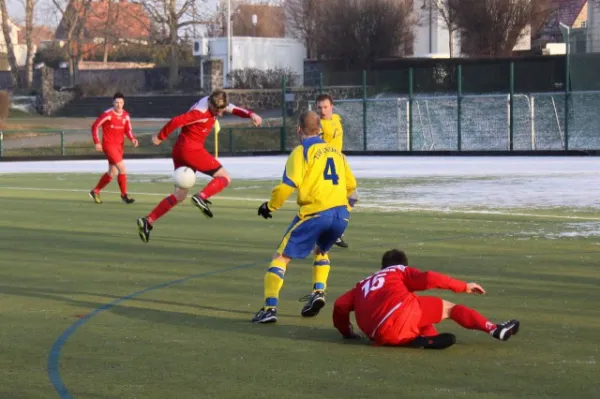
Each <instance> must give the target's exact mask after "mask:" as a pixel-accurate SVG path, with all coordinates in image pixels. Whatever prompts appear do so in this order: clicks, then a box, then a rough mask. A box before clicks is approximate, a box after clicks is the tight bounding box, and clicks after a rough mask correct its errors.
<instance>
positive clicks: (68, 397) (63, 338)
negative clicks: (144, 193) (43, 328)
mask: <svg viewBox="0 0 600 399" xmlns="http://www.w3.org/2000/svg"><path fill="white" fill-rule="evenodd" d="M260 262H262V261H259V262H252V263H247V264H245V265H241V266H235V267H230V268H228V269H222V270H215V271H212V272H206V273H199V274H194V275H192V276H188V277H184V278H181V279H179V280H173V281H168V282H166V283H162V284H158V285H155V286H152V287H148V288H145V289H143V290H141V291H138V292H134V293H133V294H129V295H126V296H124V297H122V298H119V299H116V300H114V301H112V302H110V303H107V304H105V305H102V306H100V307H99V308H96V309H94V310H93V311H92V312H90V313H88V314H87V315H85V316H84V317H82V318H81V319H79V320H77V321H76V322H75V323H73V324H71V325H70V326H69V327H68V328H67V329H66V330H65V331H64V332H63V333H62V334H61V335H60V336H59V337H58V338H57V339H56V341H54V344H53V345H52V349H50V354H49V355H48V365H47V372H48V378H49V379H50V382H51V383H52V386H54V390H55V391H56V393H57V394H58V396H59V397H60V398H61V399H74V397H73V395H72V394H71V392H69V389H68V388H67V386H66V385H65V383H64V382H63V380H62V378H61V376H60V367H59V366H60V354H61V350H62V348H63V347H64V346H65V344H66V343H67V341H68V340H69V338H70V337H71V335H73V334H74V333H75V332H76V331H77V329H78V328H79V327H81V326H83V325H84V324H85V323H87V322H88V321H89V320H90V319H91V318H92V317H94V316H97V315H98V314H100V313H102V312H104V311H105V310H110V309H112V308H114V307H115V306H117V305H119V304H120V303H122V302H125V301H128V300H130V299H133V298H136V297H138V296H140V295H143V294H145V293H147V292H150V291H156V290H159V289H161V288H165V287H169V286H171V285H176V284H181V283H184V282H186V281H189V280H193V279H195V278H199V277H206V276H212V275H214V274H220V273H225V272H230V271H233V270H240V269H247V268H249V267H252V266H255V265H257V264H259V263H260Z"/></svg>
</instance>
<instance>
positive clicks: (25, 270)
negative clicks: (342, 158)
mask: <svg viewBox="0 0 600 399" xmlns="http://www.w3.org/2000/svg"><path fill="white" fill-rule="evenodd" d="M397 104H398V103H396V105H394V106H393V107H390V108H389V109H390V111H391V110H393V109H398V108H402V107H397ZM428 143H429V142H428ZM428 145H430V144H428ZM221 162H222V163H223V165H224V166H225V167H226V168H227V169H228V170H229V172H230V174H231V176H232V178H233V181H232V185H231V186H230V187H228V188H227V189H226V190H225V191H224V192H223V193H221V194H219V195H217V196H216V197H214V201H213V204H214V205H213V207H212V210H213V211H214V213H215V217H214V219H210V220H208V219H206V218H204V217H203V216H202V214H201V213H200V212H199V211H198V210H197V209H196V208H195V207H194V206H193V205H192V204H191V203H190V202H189V200H187V201H185V202H183V203H182V204H180V205H179V206H178V207H176V208H174V209H173V210H172V212H170V213H169V214H168V215H166V216H165V217H164V218H162V219H161V220H160V221H159V222H157V223H156V225H155V228H154V230H153V231H152V235H151V240H150V242H149V243H148V244H144V243H142V242H141V241H140V239H139V237H138V235H137V228H136V218H137V217H140V216H144V215H145V214H147V213H148V212H149V211H150V210H151V209H152V208H153V207H154V206H155V205H156V204H157V203H158V201H159V200H160V199H162V198H164V197H165V196H166V195H167V194H168V193H170V192H171V191H172V189H173V185H172V181H171V173H172V164H171V161H170V159H151V160H126V163H127V167H128V176H129V188H130V194H131V195H132V196H133V197H134V198H135V199H136V202H135V203H134V204H132V205H125V204H123V203H121V202H120V198H119V193H118V188H117V185H116V183H115V182H113V183H111V185H109V186H108V187H107V188H106V190H105V191H103V192H102V193H101V196H102V199H103V201H104V203H103V204H102V205H96V204H94V203H93V202H92V201H91V200H90V199H89V197H88V192H89V190H90V188H91V187H92V186H93V185H94V184H95V183H96V181H97V179H98V177H99V176H100V174H101V173H103V172H104V171H105V169H106V164H105V161H57V162H26V163H25V162H23V163H21V162H0V254H1V256H0V279H1V282H0V291H1V296H0V298H1V299H0V300H1V303H2V316H3V317H2V329H0V350H1V351H2V353H3V356H2V357H1V358H0V379H1V380H2V381H3V383H2V384H1V386H0V397H2V398H61V399H63V398H65V399H66V398H90V399H95V398H147V399H159V398H160V399H163V398H240V399H241V398H244V399H246V398H298V399H306V398H307V397H314V396H315V395H318V396H319V397H322V398H388V397H389V398H391V397H394V398H398V397H402V398H464V397H467V396H474V395H477V397H478V398H483V399H500V398H506V397H515V398H556V397H572V396H573V395H574V393H576V394H575V396H576V397H578V398H594V397H597V392H598V390H599V389H600V382H598V378H597V376H598V370H599V366H598V361H599V360H600V359H599V355H598V331H599V330H600V311H599V310H598V303H600V290H598V286H599V284H600V268H599V265H600V246H599V242H600V187H599V185H598V184H597V183H598V181H599V180H600V158H594V157H418V156H411V157H354V156H350V157H349V163H350V165H351V166H352V168H353V170H354V172H355V174H356V176H357V179H358V184H359V193H360V196H361V198H360V202H359V203H358V205H357V206H356V208H355V210H354V212H353V213H352V216H351V220H350V224H349V227H348V230H347V232H346V234H345V239H346V241H347V242H348V243H349V245H350V247H349V248H348V249H341V248H337V247H336V248H334V249H332V251H331V253H330V259H331V263H332V269H331V273H330V277H329V282H328V288H327V296H326V299H327V305H326V307H325V308H324V309H323V310H322V312H321V314H320V315H319V316H318V317H316V318H314V319H304V318H302V317H301V316H300V309H301V308H302V306H303V303H301V302H299V301H298V298H300V297H302V296H303V295H305V294H307V293H309V291H310V289H311V273H312V259H305V260H298V261H293V262H292V263H291V264H290V265H289V266H288V269H287V273H286V278H285V285H284V287H283V289H282V292H281V298H280V307H279V314H278V316H279V322H278V323H277V324H274V325H255V324H252V323H251V322H250V319H251V318H252V316H253V315H254V313H255V312H256V311H257V310H258V309H259V308H260V307H261V304H262V301H263V277H264V273H265V271H266V269H267V268H268V265H269V261H270V258H271V255H272V253H273V251H274V250H275V248H276V246H277V245H278V243H279V241H280V239H281V237H282V236H283V234H284V232H285V229H286V228H287V226H288V224H289V223H290V222H291V220H292V219H293V217H294V216H295V213H296V210H297V207H296V205H295V203H294V201H293V198H290V201H289V202H288V203H287V204H286V206H284V207H283V208H282V209H281V210H279V211H277V212H275V213H274V214H273V219H269V220H264V219H262V218H260V217H259V216H257V208H258V207H259V205H260V204H261V203H262V202H263V201H265V200H266V199H267V198H268V197H269V195H270V192H271V189H272V187H273V186H274V185H275V184H276V183H277V182H278V180H279V179H280V178H281V173H282V170H283V168H284V164H285V157H282V156H273V157H252V158H222V159H221ZM207 181H208V180H207V179H206V178H205V177H200V176H199V178H198V182H197V185H196V187H198V188H201V187H202V186H203V185H204V184H205V183H206V182H207ZM394 247H395V248H401V249H404V250H406V252H407V254H408V257H409V260H410V264H411V265H412V266H415V267H418V268H420V269H422V270H428V269H429V270H436V271H438V272H442V273H446V274H450V275H452V276H454V277H456V278H460V279H463V280H468V281H475V282H478V283H480V284H481V285H482V286H483V287H484V288H485V289H486V290H487V294H486V295H485V296H474V295H466V294H455V293H452V292H449V291H448V292H446V291H444V292H441V291H430V292H429V293H428V295H439V296H441V297H443V298H444V299H447V300H449V301H452V302H454V303H461V304H465V305H467V306H469V307H473V308H475V309H477V310H478V311H479V312H480V313H481V314H483V315H484V316H486V317H488V318H490V319H491V320H493V321H502V320H509V319H511V318H518V319H519V320H520V321H521V330H520V332H519V334H518V335H517V336H515V337H513V338H511V340H509V341H508V342H500V341H497V340H494V339H492V338H491V337H489V336H487V335H486V334H483V333H481V332H476V331H470V330H464V329H462V328H461V327H459V326H458V325H456V324H454V323H453V322H452V321H444V322H442V323H441V324H440V325H439V326H438V331H440V332H451V333H454V334H456V336H457V344H456V345H454V346H453V347H451V348H449V349H447V350H444V351H433V350H432V351H425V350H417V349H406V348H396V347H373V346H371V345H369V344H368V343H367V342H360V341H351V342H350V341H346V340H343V339H342V338H341V337H340V336H339V334H338V332H337V331H336V330H335V329H334V328H333V325H332V318H331V312H332V309H333V303H334V301H335V299H336V298H337V297H338V296H339V295H341V294H342V293H344V292H345V291H346V290H348V289H350V288H351V287H352V286H353V285H354V284H355V283H356V282H357V281H359V280H361V279H363V278H365V277H366V276H368V275H369V274H371V273H372V272H374V271H376V270H377V269H378V268H379V261H380V258H381V255H382V254H383V252H384V251H386V250H388V249H390V248H394Z"/></svg>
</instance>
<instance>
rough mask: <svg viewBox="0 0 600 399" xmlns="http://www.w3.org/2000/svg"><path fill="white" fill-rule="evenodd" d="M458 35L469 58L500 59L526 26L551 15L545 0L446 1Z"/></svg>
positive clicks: (523, 31)
mask: <svg viewBox="0 0 600 399" xmlns="http://www.w3.org/2000/svg"><path fill="white" fill-rule="evenodd" d="M447 2H448V7H449V9H451V10H453V13H454V16H455V18H456V26H457V28H458V30H459V31H460V32H461V36H462V37H461V48H462V52H463V53H464V54H467V55H470V56H485V57H500V56H508V55H511V54H512V50H513V48H514V47H515V45H516V44H517V42H518V41H519V39H520V38H521V37H523V35H524V34H526V29H525V28H526V27H527V26H528V25H529V26H531V27H534V26H537V25H538V24H539V23H540V21H542V20H545V19H546V17H547V16H548V13H549V12H550V10H551V9H550V7H549V2H548V0H447Z"/></svg>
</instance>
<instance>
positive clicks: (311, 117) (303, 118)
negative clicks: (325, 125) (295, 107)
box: [298, 111, 321, 142]
mask: <svg viewBox="0 0 600 399" xmlns="http://www.w3.org/2000/svg"><path fill="white" fill-rule="evenodd" d="M320 132H321V118H319V115H317V113H316V112H314V111H306V112H303V113H302V114H300V118H298V138H299V139H300V142H302V140H304V139H306V138H309V137H315V136H317V135H318V134H319V133H320Z"/></svg>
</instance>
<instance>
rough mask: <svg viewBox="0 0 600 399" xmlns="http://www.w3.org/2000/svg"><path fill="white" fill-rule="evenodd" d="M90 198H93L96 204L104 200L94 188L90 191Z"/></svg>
mask: <svg viewBox="0 0 600 399" xmlns="http://www.w3.org/2000/svg"><path fill="white" fill-rule="evenodd" d="M90 198H91V199H93V200H94V202H95V203H96V204H101V203H102V200H101V199H100V193H97V192H95V191H94V190H92V191H90Z"/></svg>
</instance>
